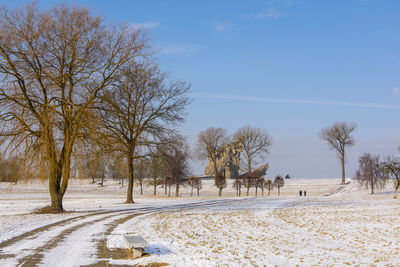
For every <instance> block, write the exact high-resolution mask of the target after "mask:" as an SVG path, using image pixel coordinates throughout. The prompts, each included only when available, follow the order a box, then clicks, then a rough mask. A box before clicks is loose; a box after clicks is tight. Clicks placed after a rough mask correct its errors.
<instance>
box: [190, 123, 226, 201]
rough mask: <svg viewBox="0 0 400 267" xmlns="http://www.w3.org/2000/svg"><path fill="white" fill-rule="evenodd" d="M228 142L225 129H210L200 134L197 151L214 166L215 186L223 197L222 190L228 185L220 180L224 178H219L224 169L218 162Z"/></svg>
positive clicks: (200, 156) (201, 157)
mask: <svg viewBox="0 0 400 267" xmlns="http://www.w3.org/2000/svg"><path fill="white" fill-rule="evenodd" d="M228 141H229V138H228V135H227V131H226V130H225V129H223V128H215V127H210V128H207V129H205V130H204V131H202V132H200V134H199V137H198V141H197V151H198V156H199V158H200V159H208V160H210V161H211V162H212V164H213V169H214V173H213V175H214V177H215V185H216V186H217V187H218V189H219V194H218V195H219V196H222V189H223V188H224V185H225V186H226V183H225V184H224V183H223V182H221V181H220V180H221V179H219V178H220V177H222V176H218V177H217V174H218V172H219V170H218V169H219V167H222V168H223V167H224V166H218V164H217V161H218V159H219V158H220V157H221V156H222V154H223V152H224V145H225V144H227V143H228ZM223 180H225V176H223Z"/></svg>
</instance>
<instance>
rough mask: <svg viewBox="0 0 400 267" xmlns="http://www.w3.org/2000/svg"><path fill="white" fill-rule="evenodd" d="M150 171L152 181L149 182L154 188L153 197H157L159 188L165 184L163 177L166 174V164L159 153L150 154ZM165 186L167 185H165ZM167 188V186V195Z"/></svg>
mask: <svg viewBox="0 0 400 267" xmlns="http://www.w3.org/2000/svg"><path fill="white" fill-rule="evenodd" d="M149 168H150V170H149V173H150V175H151V180H150V181H149V185H151V186H153V195H154V196H156V195H157V186H158V185H160V184H162V183H163V180H164V179H162V178H161V177H162V176H163V174H164V173H165V162H164V161H163V160H162V155H160V153H158V151H156V152H153V153H151V154H150V166H149ZM164 186H165V185H164ZM166 189H167V187H166V186H165V194H167V191H166Z"/></svg>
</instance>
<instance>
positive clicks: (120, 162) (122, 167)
mask: <svg viewBox="0 0 400 267" xmlns="http://www.w3.org/2000/svg"><path fill="white" fill-rule="evenodd" d="M108 169H109V172H110V177H111V178H113V179H119V180H120V184H121V187H124V180H126V179H127V178H128V168H127V164H126V159H125V158H123V157H121V155H118V154H116V155H115V154H112V155H111V158H110V164H109V166H108Z"/></svg>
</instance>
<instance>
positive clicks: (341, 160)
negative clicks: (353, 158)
mask: <svg viewBox="0 0 400 267" xmlns="http://www.w3.org/2000/svg"><path fill="white" fill-rule="evenodd" d="M340 163H341V164H342V184H345V183H346V174H345V169H344V154H343V155H341V156H340Z"/></svg>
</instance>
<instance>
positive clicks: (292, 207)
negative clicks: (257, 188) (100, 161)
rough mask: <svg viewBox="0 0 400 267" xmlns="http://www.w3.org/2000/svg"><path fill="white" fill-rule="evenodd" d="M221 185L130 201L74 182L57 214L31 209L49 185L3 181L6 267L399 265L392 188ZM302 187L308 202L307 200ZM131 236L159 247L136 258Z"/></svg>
mask: <svg viewBox="0 0 400 267" xmlns="http://www.w3.org/2000/svg"><path fill="white" fill-rule="evenodd" d="M212 183H213V181H204V185H203V190H202V191H201V192H200V194H201V197H200V198H199V197H190V196H189V194H190V189H189V188H185V189H183V190H182V192H181V195H182V197H179V198H175V197H165V196H163V189H161V188H160V190H159V194H160V196H158V197H152V196H151V193H152V188H146V190H145V192H144V193H145V194H144V196H138V197H137V198H136V204H134V205H125V204H122V203H123V201H124V197H125V195H124V194H125V188H121V187H120V186H119V185H118V184H117V183H115V182H112V181H110V182H108V183H106V186H105V187H102V188H101V187H97V186H96V185H94V184H89V183H88V182H87V181H82V180H75V181H73V182H72V183H71V186H70V187H69V189H68V193H67V195H66V197H65V205H64V206H65V208H66V209H67V210H69V211H70V212H68V213H64V214H57V215H53V214H52V215H43V214H32V213H31V212H32V211H34V210H35V209H37V208H40V207H43V206H45V205H46V204H47V203H48V201H49V196H48V193H47V185H46V183H40V182H37V181H36V182H31V183H27V184H21V185H16V186H11V185H7V184H0V215H1V216H0V266H15V265H21V264H23V263H30V264H32V263H34V265H42V266H50V265H52V266H55V265H57V266H79V265H91V264H95V265H96V264H105V263H107V264H115V265H146V264H150V263H159V264H161V263H164V264H169V265H172V266H175V265H176V266H188V265H189V264H190V265H193V266H216V265H229V266H262V265H267V266H273V265H278V266H293V265H300V266H310V265H313V266H321V265H322V266H332V265H335V266H337V265H339V266H343V265H363V266H398V265H399V264H400V243H399V241H398V240H400V201H399V200H394V199H393V198H392V197H393V195H392V192H393V191H392V188H391V187H388V188H387V189H386V190H383V191H379V192H377V194H376V195H373V196H371V195H370V194H369V193H368V191H366V190H365V189H362V188H359V186H358V184H355V183H351V184H349V185H346V186H344V187H342V186H341V185H339V180H338V179H293V180H286V185H285V187H284V188H282V190H281V196H280V197H278V196H276V191H273V192H272V194H271V196H264V197H262V196H258V197H254V191H253V190H252V191H251V196H250V197H241V198H237V197H235V190H234V189H233V188H232V187H231V185H230V183H231V181H229V185H228V187H227V188H226V189H224V195H223V198H222V199H218V198H217V197H216V196H215V195H216V194H217V190H216V188H214V187H213V186H212ZM300 189H301V190H304V189H306V190H307V197H299V196H298V191H299V190H300ZM331 192H335V194H331V195H329V193H331ZM138 193H139V191H138V188H135V194H136V195H138ZM171 193H172V192H171ZM325 195H329V196H325ZM216 199H217V200H216ZM40 227H42V228H40ZM21 234H24V236H22V237H21V238H18V236H20V235H21ZM126 234H130V235H141V236H143V237H144V238H145V239H146V240H147V241H148V242H149V243H150V247H149V248H147V249H146V251H145V252H146V253H147V254H146V255H145V256H144V257H142V258H140V259H129V258H128V257H127V255H128V254H127V253H126V249H125V246H124V243H123V242H122V236H123V235H126ZM1 242H3V243H1ZM124 251H125V252H124ZM117 252H118V253H117ZM66 256H67V257H66ZM32 260H33V261H32ZM54 264H55V265H54Z"/></svg>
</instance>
